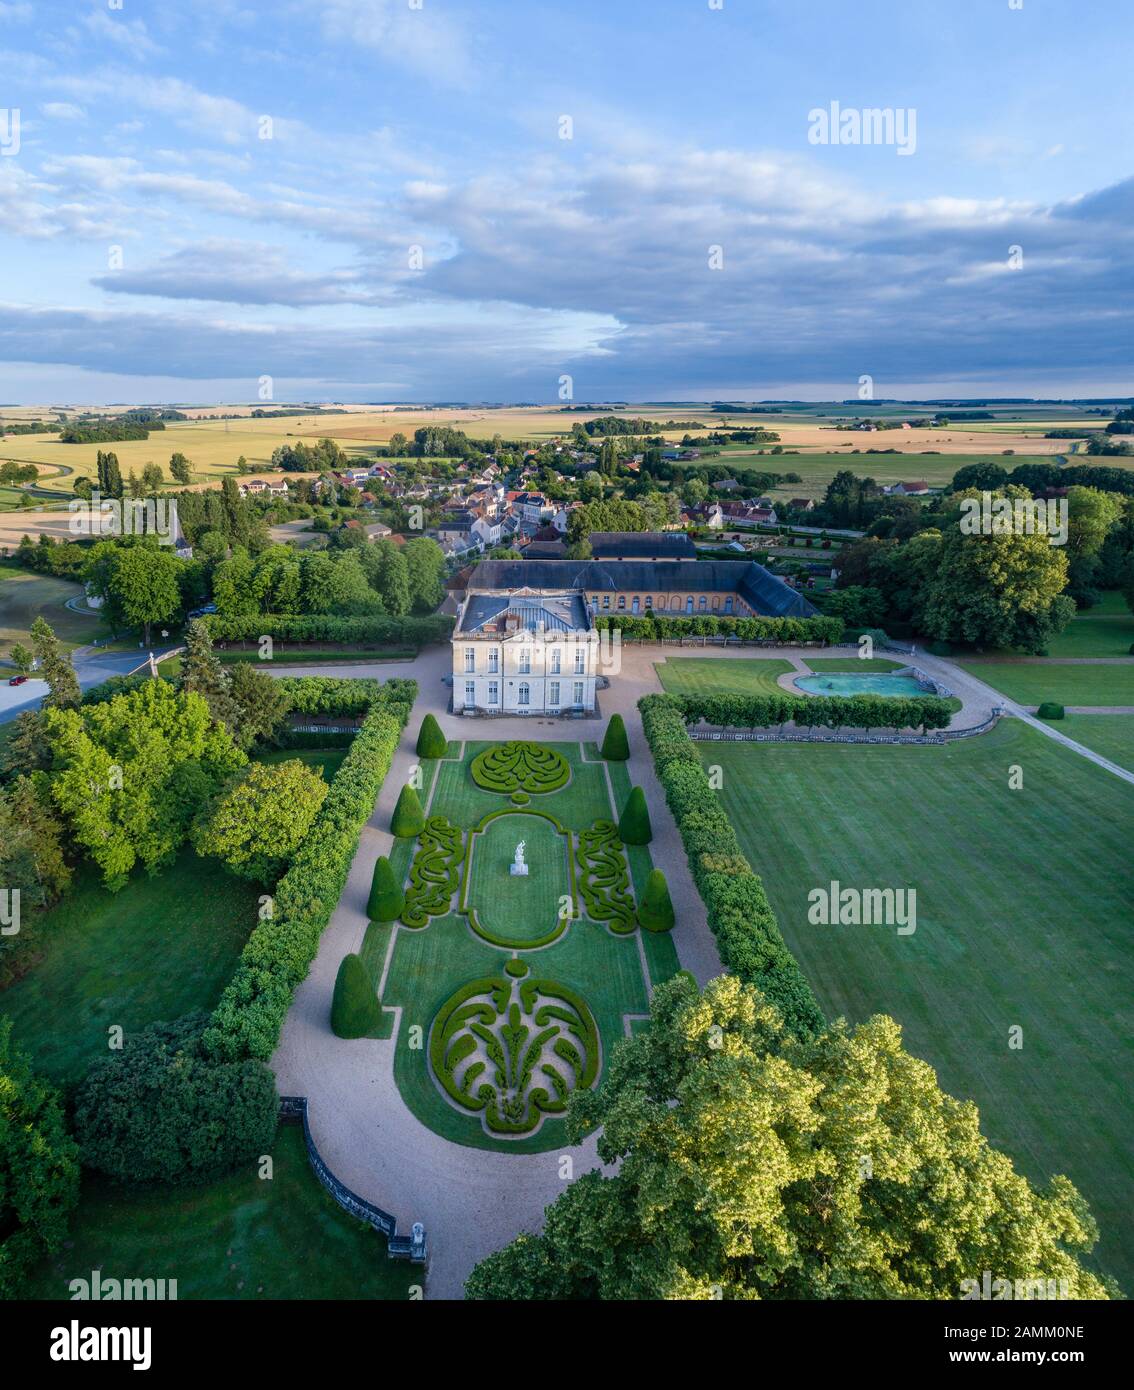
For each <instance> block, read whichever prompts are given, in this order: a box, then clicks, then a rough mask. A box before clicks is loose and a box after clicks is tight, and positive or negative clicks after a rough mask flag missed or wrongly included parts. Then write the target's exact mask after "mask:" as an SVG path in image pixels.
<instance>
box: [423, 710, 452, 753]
mask: <svg viewBox="0 0 1134 1390" xmlns="http://www.w3.org/2000/svg"><path fill="white" fill-rule="evenodd" d="M448 751H449V740H448V739H447V738H446V737H445V735H444V733H443V732H442V729H441V725H440V724H438V722H437V720H436V718H435V717H434V716H433V715H432V714H427V715H426V716H425V718H424V719H423V720H422V721H421V730H420V732H419V733H418V736H417V756H418V757H419V758H443V757H444V756H445V754H446V753H447V752H448Z"/></svg>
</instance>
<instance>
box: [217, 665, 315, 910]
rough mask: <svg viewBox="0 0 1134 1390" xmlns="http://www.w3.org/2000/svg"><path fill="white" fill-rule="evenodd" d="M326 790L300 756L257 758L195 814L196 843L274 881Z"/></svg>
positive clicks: (236, 869)
mask: <svg viewBox="0 0 1134 1390" xmlns="http://www.w3.org/2000/svg"><path fill="white" fill-rule="evenodd" d="M268 679H269V680H270V679H271V677H269V678H268ZM328 791H329V788H328V786H327V784H326V782H324V780H323V778H322V776H321V775H320V774H319V772H318V771H316V770H315V769H314V768H310V767H308V766H307V764H306V763H304V762H302V761H300V760H299V759H298V758H296V759H293V760H289V761H288V762H285V763H253V764H252V765H251V767H249V768H247V769H246V770H245V771H244V772H243V773H241V774H239V775H238V776H237V778H236V779H235V780H234V781H233V782H232V783H230V785H229V786H228V788H227V789H226V790H225V792H224V793H223V794H222V795H221V796H220V797H218V798H217V800H216V801H214V802H213V803H212V804H211V805H210V806H208V807H206V808H205V809H204V810H203V811H202V812H201V813H200V815H199V816H198V817H197V820H196V821H195V822H194V825H193V831H192V840H193V848H194V849H195V850H196V851H197V853H198V854H202V855H215V856H216V857H217V858H218V859H221V860H222V861H223V862H224V863H225V864H227V865H228V867H229V868H230V869H231V870H232V872H233V873H234V874H237V875H239V877H241V878H247V879H251V880H252V881H253V882H254V883H262V884H265V885H271V884H273V883H275V881H276V879H278V878H279V877H280V875H281V874H282V873H283V872H284V871H285V870H286V868H287V866H288V863H289V861H290V860H291V857H292V856H293V855H294V853H295V851H296V850H297V849H298V848H299V846H300V845H301V844H302V843H303V841H304V840H305V839H306V837H307V833H308V831H309V830H310V829H311V825H312V822H313V821H314V820H315V817H316V816H317V815H318V813H319V808H320V807H321V806H322V804H323V802H324V801H325V800H326V798H327V793H328Z"/></svg>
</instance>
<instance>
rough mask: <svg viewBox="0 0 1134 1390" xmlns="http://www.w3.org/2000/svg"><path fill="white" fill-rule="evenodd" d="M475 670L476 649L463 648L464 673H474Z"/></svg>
mask: <svg viewBox="0 0 1134 1390" xmlns="http://www.w3.org/2000/svg"><path fill="white" fill-rule="evenodd" d="M475 670H476V648H475V647H466V648H465V671H466V672H469V671H475Z"/></svg>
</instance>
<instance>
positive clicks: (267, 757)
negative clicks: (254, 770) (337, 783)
mask: <svg viewBox="0 0 1134 1390" xmlns="http://www.w3.org/2000/svg"><path fill="white" fill-rule="evenodd" d="M349 752H350V749H349V748H273V749H271V750H270V751H269V752H267V753H257V755H256V761H257V762H258V763H291V762H301V763H305V764H306V765H307V766H308V767H313V768H315V769H317V770H318V771H319V772H321V773H322V775H323V778H324V779H325V780H326V781H328V782H329V781H330V780H331V779H332V778H333V777H334V775H335V773H336V772H338V770H339V768H340V767H342V765H343V759H344V758H345V757H346V755H347V754H348V753H349Z"/></svg>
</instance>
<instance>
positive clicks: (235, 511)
mask: <svg viewBox="0 0 1134 1390" xmlns="http://www.w3.org/2000/svg"><path fill="white" fill-rule="evenodd" d="M221 502H222V503H223V505H224V520H225V527H224V529H225V534H226V535H227V536H228V538H229V541H230V542H231V543H232V544H233V545H245V544H246V543H247V541H248V530H249V521H248V504H247V502H246V501H245V500H244V498H243V497H241V495H240V485H239V484H238V483H237V481H236V479H235V478H234V477H233V476H232V474H231V473H228V474H226V475H225V477H224V479H223V480H222V482H221Z"/></svg>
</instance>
